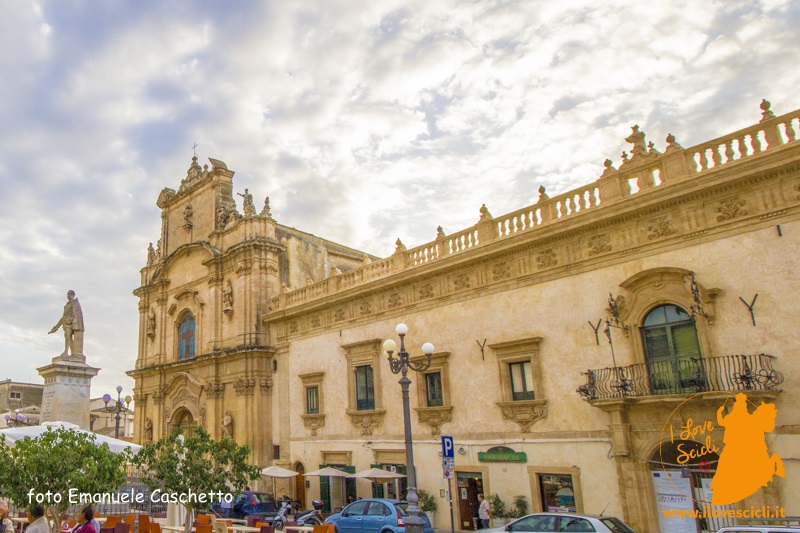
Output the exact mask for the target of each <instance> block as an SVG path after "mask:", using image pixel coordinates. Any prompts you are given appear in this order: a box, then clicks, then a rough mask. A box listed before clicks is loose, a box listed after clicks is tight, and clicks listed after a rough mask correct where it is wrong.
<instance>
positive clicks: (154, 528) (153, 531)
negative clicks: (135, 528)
mask: <svg viewBox="0 0 800 533" xmlns="http://www.w3.org/2000/svg"><path fill="white" fill-rule="evenodd" d="M150 533H161V524H159V523H158V522H150Z"/></svg>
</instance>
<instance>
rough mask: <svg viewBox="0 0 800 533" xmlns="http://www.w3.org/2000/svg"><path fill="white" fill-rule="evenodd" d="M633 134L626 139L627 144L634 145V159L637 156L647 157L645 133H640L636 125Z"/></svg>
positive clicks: (632, 128)
mask: <svg viewBox="0 0 800 533" xmlns="http://www.w3.org/2000/svg"><path fill="white" fill-rule="evenodd" d="M631 130H633V131H632V132H631V134H630V135H629V136H628V137H627V138H626V139H625V142H628V143H631V144H632V145H633V149H632V150H631V153H632V154H633V157H636V156H637V155H646V154H647V145H646V144H645V140H644V132H642V131H639V125H638V124H635V125H633V126H631Z"/></svg>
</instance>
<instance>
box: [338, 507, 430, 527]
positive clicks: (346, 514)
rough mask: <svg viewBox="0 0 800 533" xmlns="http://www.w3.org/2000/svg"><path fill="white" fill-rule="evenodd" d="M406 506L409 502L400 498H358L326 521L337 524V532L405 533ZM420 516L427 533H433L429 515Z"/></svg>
mask: <svg viewBox="0 0 800 533" xmlns="http://www.w3.org/2000/svg"><path fill="white" fill-rule="evenodd" d="M406 507H408V502H403V501H400V500H381V499H368V500H356V501H354V502H353V503H351V504H350V505H348V506H347V507H345V508H344V509H342V512H340V513H336V514H332V515H330V516H329V517H328V518H326V519H325V523H327V524H333V525H335V526H336V533H405V530H406V524H405V522H404V521H405V519H406V518H408V516H409V515H408V512H407V511H406ZM420 518H422V519H423V520H424V521H425V533H433V526H431V523H430V521H429V520H428V517H427V516H425V514H421V515H420Z"/></svg>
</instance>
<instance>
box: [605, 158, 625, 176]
mask: <svg viewBox="0 0 800 533" xmlns="http://www.w3.org/2000/svg"><path fill="white" fill-rule="evenodd" d="M622 153H623V154H624V153H625V152H622ZM625 157H627V155H626V156H625ZM603 167H605V168H604V169H603V174H602V176H601V177H603V178H605V177H606V176H608V175H609V174H613V173H614V172H616V171H617V169H616V168H614V162H613V161H611V160H610V159H606V160H605V161H603Z"/></svg>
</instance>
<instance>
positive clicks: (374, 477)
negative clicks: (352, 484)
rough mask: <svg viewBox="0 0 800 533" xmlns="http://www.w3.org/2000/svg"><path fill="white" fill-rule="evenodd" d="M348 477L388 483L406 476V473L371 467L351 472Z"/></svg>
mask: <svg viewBox="0 0 800 533" xmlns="http://www.w3.org/2000/svg"><path fill="white" fill-rule="evenodd" d="M347 477H354V478H360V479H368V480H370V481H374V482H375V483H388V482H390V481H394V480H395V479H399V478H401V477H406V476H405V474H398V473H397V472H389V471H388V470H384V469H382V468H370V469H369V470H364V471H362V472H356V473H355V474H350V475H349V476H347Z"/></svg>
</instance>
